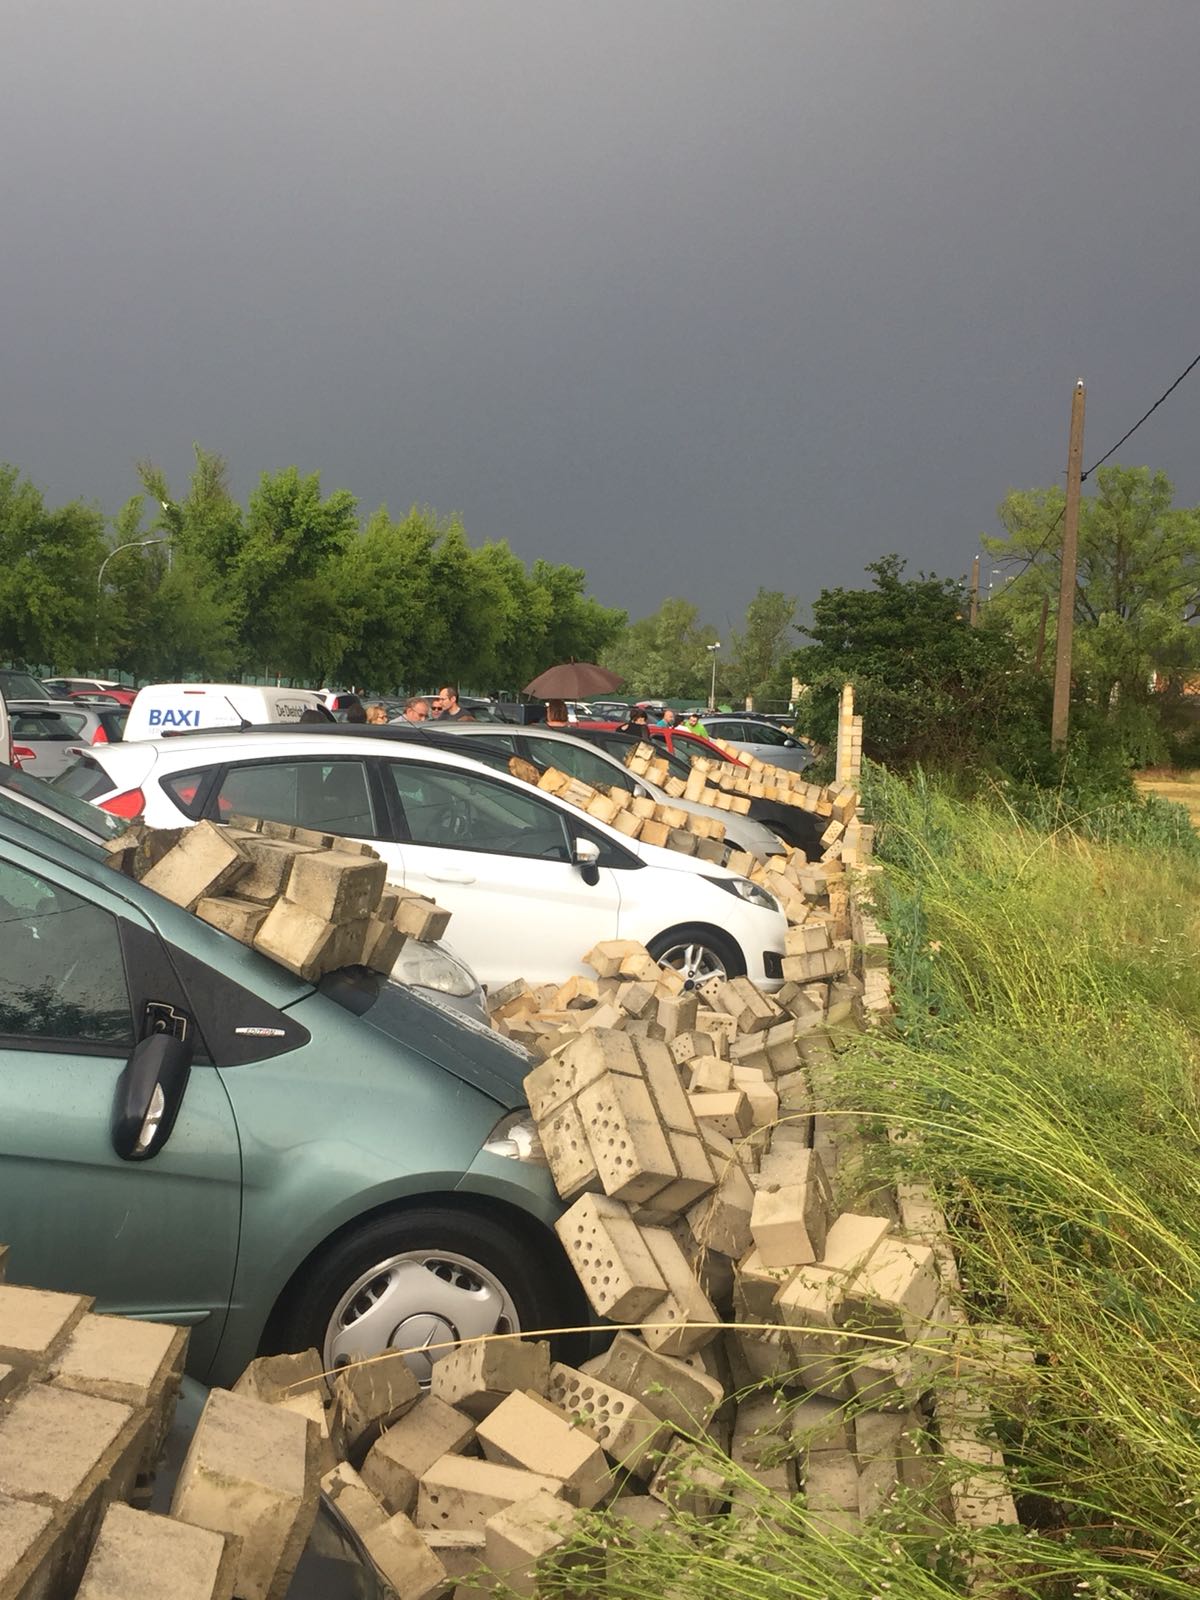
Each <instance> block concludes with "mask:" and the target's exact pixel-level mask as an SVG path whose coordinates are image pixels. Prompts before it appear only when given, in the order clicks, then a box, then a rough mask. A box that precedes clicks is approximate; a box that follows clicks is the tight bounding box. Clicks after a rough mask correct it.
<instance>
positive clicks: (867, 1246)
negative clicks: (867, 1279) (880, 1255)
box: [821, 1211, 891, 1276]
mask: <svg viewBox="0 0 1200 1600" xmlns="http://www.w3.org/2000/svg"><path fill="white" fill-rule="evenodd" d="M890 1232H891V1224H890V1223H889V1222H888V1220H887V1218H886V1217H872V1216H860V1215H859V1214H858V1213H856V1212H853V1211H843V1212H842V1213H841V1215H840V1216H839V1217H837V1218H836V1219H835V1221H833V1222H832V1223H831V1224H830V1227H829V1231H828V1233H827V1234H826V1235H825V1248H824V1250H823V1251H822V1252H821V1265H822V1266H825V1267H833V1268H834V1269H835V1270H836V1271H838V1272H845V1273H847V1274H848V1275H849V1276H854V1275H855V1274H856V1273H857V1272H859V1271H860V1270H861V1269H862V1268H863V1267H864V1266H866V1264H867V1262H868V1261H869V1260H870V1258H871V1257H872V1255H873V1254H874V1253H875V1251H876V1250H877V1249H878V1248H879V1246H880V1245H881V1244H882V1243H883V1242H884V1240H885V1239H886V1238H887V1236H888V1234H889V1233H890Z"/></svg>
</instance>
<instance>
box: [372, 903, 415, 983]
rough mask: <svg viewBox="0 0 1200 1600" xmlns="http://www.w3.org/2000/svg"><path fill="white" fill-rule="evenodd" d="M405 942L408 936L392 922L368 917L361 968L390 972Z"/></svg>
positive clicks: (376, 917)
mask: <svg viewBox="0 0 1200 1600" xmlns="http://www.w3.org/2000/svg"><path fill="white" fill-rule="evenodd" d="M407 942H408V935H407V934H406V933H403V932H401V930H400V929H399V928H397V927H396V925H395V923H394V922H390V921H385V920H384V919H383V918H382V917H378V916H375V917H368V918H367V931H366V936H365V938H364V939H363V954H362V959H363V966H364V967H370V968H371V970H372V972H382V973H389V972H391V970H392V968H393V967H394V966H395V965H396V962H397V960H398V959H399V957H400V952H401V951H402V950H403V949H404V946H405V944H406V943H407Z"/></svg>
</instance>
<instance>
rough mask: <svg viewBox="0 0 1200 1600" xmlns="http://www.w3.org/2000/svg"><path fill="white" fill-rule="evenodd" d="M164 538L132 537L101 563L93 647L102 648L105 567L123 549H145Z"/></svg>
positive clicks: (97, 581) (98, 574)
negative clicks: (102, 590)
mask: <svg viewBox="0 0 1200 1600" xmlns="http://www.w3.org/2000/svg"><path fill="white" fill-rule="evenodd" d="M164 542H165V541H164V540H162V539H130V541H129V542H128V544H119V545H118V546H117V548H116V549H115V550H110V551H109V552H108V554H107V555H106V556H105V558H104V560H103V561H102V562H101V563H100V571H99V572H98V573H97V574H96V627H95V631H94V632H93V634H92V649H93V650H98V649H99V648H100V589H101V585H102V584H103V582H104V569H105V567H106V566H107V565H108V563H109V562H110V561H111V560H112V558H113V557H114V556H119V555H120V554H121V551H122V550H139V549H144V548H145V546H146V545H148V544H163V543H164Z"/></svg>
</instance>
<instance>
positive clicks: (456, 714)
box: [433, 684, 475, 722]
mask: <svg viewBox="0 0 1200 1600" xmlns="http://www.w3.org/2000/svg"><path fill="white" fill-rule="evenodd" d="M433 709H434V716H435V718H436V720H437V721H438V722H474V720H475V719H474V717H472V715H471V713H470V712H469V711H464V710H463V709H462V707H461V706H460V705H459V703H458V690H457V689H455V688H452V687H451V685H450V684H447V685H446V686H445V688H443V689H439V690H438V692H437V694H436V695H435V696H434V699H433Z"/></svg>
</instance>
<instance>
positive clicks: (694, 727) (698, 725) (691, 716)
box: [683, 711, 708, 739]
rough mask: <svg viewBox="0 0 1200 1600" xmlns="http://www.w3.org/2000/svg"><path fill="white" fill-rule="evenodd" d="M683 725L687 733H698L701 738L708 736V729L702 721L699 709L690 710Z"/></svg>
mask: <svg viewBox="0 0 1200 1600" xmlns="http://www.w3.org/2000/svg"><path fill="white" fill-rule="evenodd" d="M683 726H684V730H685V732H687V733H698V734H699V735H700V736H701V738H703V739H707V738H708V729H707V728H706V727H705V726H704V724H703V723H702V722H701V721H700V713H699V712H698V711H689V712H688V714H687V716H686V717H684V719H683Z"/></svg>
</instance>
